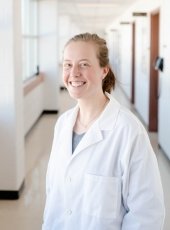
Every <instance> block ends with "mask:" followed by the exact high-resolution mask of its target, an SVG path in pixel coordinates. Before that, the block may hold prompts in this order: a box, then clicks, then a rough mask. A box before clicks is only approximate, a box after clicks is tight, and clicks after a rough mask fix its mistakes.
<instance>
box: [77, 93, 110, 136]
mask: <svg viewBox="0 0 170 230" xmlns="http://www.w3.org/2000/svg"><path fill="white" fill-rule="evenodd" d="M107 102H108V98H107V97H106V96H105V95H103V96H102V97H101V98H99V97H98V98H96V100H94V98H93V99H91V100H88V103H87V102H86V101H82V100H81V101H80V100H79V101H78V104H79V108H80V109H79V113H78V116H77V121H76V124H75V129H74V130H75V131H76V132H78V133H81V132H85V131H86V130H87V129H88V128H89V127H90V126H91V125H92V124H93V123H94V121H95V120H96V119H97V118H98V117H99V116H100V114H101V113H102V111H103V110H104V108H105V107H106V105H107Z"/></svg>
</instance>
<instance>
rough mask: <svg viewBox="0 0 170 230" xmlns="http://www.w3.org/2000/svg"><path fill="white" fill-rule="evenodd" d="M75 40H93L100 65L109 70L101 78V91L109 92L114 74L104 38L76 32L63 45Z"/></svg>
mask: <svg viewBox="0 0 170 230" xmlns="http://www.w3.org/2000/svg"><path fill="white" fill-rule="evenodd" d="M76 41H83V42H93V43H94V44H95V45H96V47H97V58H98V60H99V65H100V67H106V66H108V67H109V72H108V74H107V75H106V77H105V78H104V79H103V82H102V89H103V92H108V93H110V92H111V90H112V89H114V87H115V81H116V78H115V75H114V73H113V71H112V70H111V68H110V64H109V51H108V48H107V44H106V41H105V39H103V38H101V37H99V36H98V35H97V34H91V33H82V34H77V35H75V36H74V37H72V38H71V39H70V40H69V41H68V42H67V43H66V45H65V47H66V46H67V45H68V44H69V43H70V42H76Z"/></svg>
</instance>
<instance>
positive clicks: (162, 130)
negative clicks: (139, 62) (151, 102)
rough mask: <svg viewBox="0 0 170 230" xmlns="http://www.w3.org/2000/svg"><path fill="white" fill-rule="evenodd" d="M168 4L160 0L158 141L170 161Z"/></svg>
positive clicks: (169, 4) (166, 0)
mask: <svg viewBox="0 0 170 230" xmlns="http://www.w3.org/2000/svg"><path fill="white" fill-rule="evenodd" d="M169 8H170V2H169V0H162V7H161V12H160V56H161V57H163V58H164V71H163V72H159V86H160V87H159V94H160V97H159V122H158V124H159V125H158V139H159V140H158V141H159V144H160V145H161V147H162V148H163V150H164V151H165V153H166V154H167V156H168V157H169V159H170V139H169V137H170V31H169V25H170V14H169Z"/></svg>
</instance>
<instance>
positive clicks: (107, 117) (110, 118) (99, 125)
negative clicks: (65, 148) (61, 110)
mask: <svg viewBox="0 0 170 230" xmlns="http://www.w3.org/2000/svg"><path fill="white" fill-rule="evenodd" d="M106 96H107V97H108V98H109V103H108V104H107V106H106V108H105V109H104V111H103V112H102V114H101V115H100V117H99V118H98V119H97V120H96V121H95V122H94V124H93V125H92V126H91V127H90V128H89V130H88V131H87V133H86V135H84V137H83V138H82V140H81V142H80V143H79V145H78V146H77V148H76V149H75V152H74V156H75V155H77V153H79V152H80V151H82V150H83V149H85V148H87V147H89V146H90V145H93V144H95V143H97V142H100V141H101V140H103V138H104V137H103V134H102V131H104V130H108V131H109V130H112V129H113V128H114V126H115V123H116V119H117V116H118V113H119V109H120V104H119V103H118V102H117V101H116V100H115V99H114V97H113V96H112V95H110V94H108V93H106ZM78 110H79V107H78V105H76V107H75V108H74V109H73V113H72V115H71V117H70V121H69V122H68V124H70V128H69V132H72V130H73V126H74V124H75V120H76V117H77V113H78ZM70 136H71V135H70ZM71 139H72V138H71ZM71 141H72V140H71ZM71 141H70V142H71ZM70 144H71V145H72V143H70Z"/></svg>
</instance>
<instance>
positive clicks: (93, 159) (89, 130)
mask: <svg viewBox="0 0 170 230" xmlns="http://www.w3.org/2000/svg"><path fill="white" fill-rule="evenodd" d="M63 81H64V84H65V86H66V87H67V89H68V92H69V94H70V96H71V97H73V98H74V99H75V100H77V105H76V107H75V108H73V109H71V110H69V111H67V112H66V113H64V114H63V115H62V116H61V117H60V118H59V119H58V121H57V124H56V127H55V134H54V140H53V146H52V152H51V156H50V160H49V164H48V170H47V184H46V190H47V200H46V206H45V212H44V223H43V229H44V230H120V229H122V230H151V229H154V230H160V229H162V228H163V220H164V202H163V192H162V186H161V181H160V175H159V171H158V166H157V161H156V157H155V154H154V152H153V150H152V147H151V145H150V142H149V138H148V135H147V133H146V131H145V129H144V127H143V126H142V124H141V123H140V121H139V120H138V119H137V118H136V117H135V116H134V115H133V114H132V113H131V112H130V111H128V110H127V109H125V108H123V107H122V106H121V105H120V104H119V103H118V102H117V101H116V100H115V99H114V98H113V96H111V94H110V92H111V90H112V89H113V88H114V85H115V77H114V74H113V72H112V71H111V69H110V66H109V58H108V48H107V46H106V42H105V40H104V39H102V38H100V37H99V36H97V35H96V34H89V33H85V34H79V35H76V36H75V37H73V38H72V39H70V40H69V41H68V43H67V44H66V46H65V49H64V58H63Z"/></svg>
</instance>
